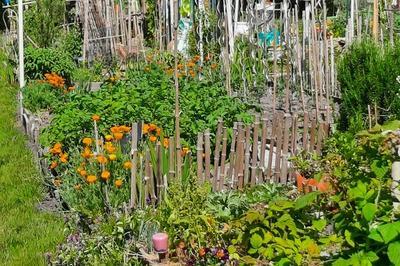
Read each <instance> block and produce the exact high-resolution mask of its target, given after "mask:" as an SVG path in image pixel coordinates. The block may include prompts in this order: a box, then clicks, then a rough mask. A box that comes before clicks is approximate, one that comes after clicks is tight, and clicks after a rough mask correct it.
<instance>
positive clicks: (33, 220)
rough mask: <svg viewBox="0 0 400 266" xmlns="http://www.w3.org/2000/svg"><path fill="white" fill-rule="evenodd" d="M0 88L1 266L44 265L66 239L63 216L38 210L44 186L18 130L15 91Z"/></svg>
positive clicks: (9, 88) (3, 85)
mask: <svg viewBox="0 0 400 266" xmlns="http://www.w3.org/2000/svg"><path fill="white" fill-rule="evenodd" d="M2 83H3V84H0V265H32V266H34V265H42V264H44V259H43V258H44V257H43V254H44V253H45V252H47V251H53V250H54V249H55V247H56V246H57V244H58V243H60V242H61V241H62V239H63V227H64V226H63V221H62V218H61V217H60V216H56V215H54V214H51V213H44V212H41V211H39V210H38V209H37V207H36V206H37V204H38V203H39V202H40V201H41V199H42V198H43V195H44V192H43V185H42V182H41V177H40V175H39V172H38V170H37V169H36V167H35V163H34V161H33V157H32V154H31V152H30V150H29V149H28V148H27V146H26V138H25V136H24V135H23V134H22V133H21V132H20V131H19V130H18V129H17V127H16V121H15V120H16V118H15V117H16V116H15V114H16V106H17V104H16V100H15V99H16V98H15V95H16V91H17V90H16V89H15V88H12V87H9V86H7V85H5V84H4V82H2Z"/></svg>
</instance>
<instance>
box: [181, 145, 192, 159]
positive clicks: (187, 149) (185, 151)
mask: <svg viewBox="0 0 400 266" xmlns="http://www.w3.org/2000/svg"><path fill="white" fill-rule="evenodd" d="M189 151H190V150H189V148H188V147H183V148H182V151H181V155H182V157H184V156H186V154H188V152H189Z"/></svg>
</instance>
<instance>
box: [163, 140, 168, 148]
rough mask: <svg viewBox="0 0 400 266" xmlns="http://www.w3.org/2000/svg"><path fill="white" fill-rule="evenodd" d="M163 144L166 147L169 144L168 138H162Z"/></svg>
mask: <svg viewBox="0 0 400 266" xmlns="http://www.w3.org/2000/svg"><path fill="white" fill-rule="evenodd" d="M163 146H164V148H166V149H167V148H168V146H169V139H168V138H164V140H163Z"/></svg>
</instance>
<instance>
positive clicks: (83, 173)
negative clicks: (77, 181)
mask: <svg viewBox="0 0 400 266" xmlns="http://www.w3.org/2000/svg"><path fill="white" fill-rule="evenodd" d="M79 174H80V175H81V176H82V177H85V176H87V172H86V170H81V171H79Z"/></svg>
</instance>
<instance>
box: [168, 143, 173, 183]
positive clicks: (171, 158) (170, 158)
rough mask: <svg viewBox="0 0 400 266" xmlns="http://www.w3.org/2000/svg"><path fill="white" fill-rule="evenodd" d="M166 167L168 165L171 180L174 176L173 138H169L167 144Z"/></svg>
mask: <svg viewBox="0 0 400 266" xmlns="http://www.w3.org/2000/svg"><path fill="white" fill-rule="evenodd" d="M168 157H169V162H168V167H169V171H168V173H169V179H170V180H172V179H173V178H175V140H174V138H170V139H169V146H168Z"/></svg>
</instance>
